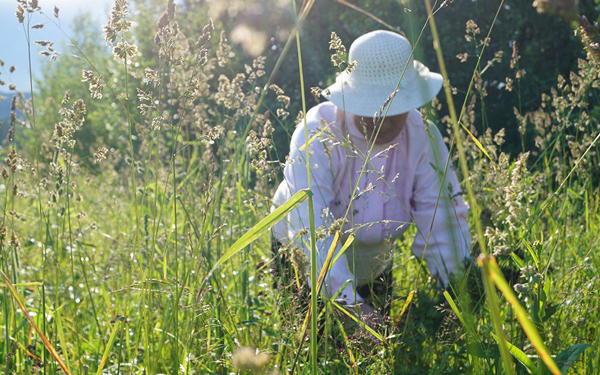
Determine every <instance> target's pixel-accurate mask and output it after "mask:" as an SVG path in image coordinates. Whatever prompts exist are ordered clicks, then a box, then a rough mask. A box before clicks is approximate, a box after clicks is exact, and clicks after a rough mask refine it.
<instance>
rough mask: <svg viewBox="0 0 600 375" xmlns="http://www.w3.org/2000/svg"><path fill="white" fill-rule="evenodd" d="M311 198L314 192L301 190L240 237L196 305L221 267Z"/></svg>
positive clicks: (202, 287)
mask: <svg viewBox="0 0 600 375" xmlns="http://www.w3.org/2000/svg"><path fill="white" fill-rule="evenodd" d="M309 196H312V192H311V191H310V190H308V189H304V190H300V191H299V192H297V193H296V194H294V196H293V197H291V198H290V199H289V200H288V201H287V202H285V203H284V204H282V205H281V206H279V207H278V208H277V209H275V211H273V212H271V213H270V214H269V215H268V216H267V217H265V218H264V219H262V220H261V221H260V222H258V224H256V225H255V226H253V227H252V228H251V229H250V230H249V231H248V232H246V234H244V235H243V236H242V237H240V238H239V239H238V240H237V241H235V243H234V244H233V245H231V247H230V248H229V249H228V250H227V251H226V252H225V254H223V256H222V257H221V258H220V259H219V260H218V261H217V263H215V265H214V266H213V267H212V269H211V270H210V272H209V273H208V275H206V277H205V278H204V281H203V282H202V285H201V286H200V289H199V291H198V295H197V297H196V303H198V301H200V297H201V296H202V293H203V291H204V288H205V287H206V284H207V283H208V280H209V279H210V277H211V276H212V274H213V273H214V272H215V270H216V269H217V268H219V266H220V265H222V264H223V263H225V262H226V261H227V260H228V259H229V258H231V257H232V256H234V255H235V254H236V253H237V252H239V251H240V250H242V249H243V248H244V247H246V246H248V245H249V244H251V243H252V242H253V241H254V240H255V239H257V238H258V237H260V236H261V235H262V234H263V233H264V232H265V231H266V230H268V229H269V228H271V227H272V226H273V225H275V224H276V223H277V222H278V221H279V220H281V219H283V218H284V217H285V216H286V215H287V214H288V213H289V212H290V211H292V210H293V209H294V208H296V207H298V206H299V205H300V203H302V202H304V201H305V200H306V199H307V198H308V197H309Z"/></svg>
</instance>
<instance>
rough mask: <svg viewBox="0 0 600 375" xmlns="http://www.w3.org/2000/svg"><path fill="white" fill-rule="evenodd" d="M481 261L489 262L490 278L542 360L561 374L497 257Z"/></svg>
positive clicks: (557, 373)
mask: <svg viewBox="0 0 600 375" xmlns="http://www.w3.org/2000/svg"><path fill="white" fill-rule="evenodd" d="M479 262H482V263H487V267H486V269H487V270H488V272H489V274H488V275H489V277H490V279H491V280H492V281H493V282H494V284H495V285H496V287H497V288H498V289H499V290H500V292H502V294H503V295H504V298H506V300H507V301H508V303H510V305H511V306H512V308H513V311H514V312H515V315H516V316H517V320H518V321H519V323H520V324H521V327H523V330H524V331H525V334H526V335H527V337H528V338H529V341H531V344H532V345H533V347H534V348H535V350H536V351H537V352H538V354H539V355H540V358H541V359H542V361H544V363H545V364H546V366H548V369H549V370H550V372H551V373H552V374H554V375H560V374H561V372H560V370H559V369H558V366H556V363H555V362H554V359H552V357H551V356H550V353H549V352H548V350H547V349H546V346H545V345H544V342H543V341H542V338H541V337H540V334H539V333H538V331H537V329H536V328H535V326H534V325H533V323H532V322H531V321H530V320H529V318H528V317H527V312H526V311H525V309H524V308H523V306H521V304H520V303H519V300H518V299H517V297H516V296H515V294H514V293H513V291H512V289H511V287H510V285H508V283H507V282H506V280H505V279H504V276H503V275H502V271H501V270H500V267H499V266H498V263H497V262H496V259H495V258H494V257H492V256H487V257H482V258H480V259H479Z"/></svg>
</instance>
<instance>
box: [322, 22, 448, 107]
mask: <svg viewBox="0 0 600 375" xmlns="http://www.w3.org/2000/svg"><path fill="white" fill-rule="evenodd" d="M411 52H412V48H411V46H410V43H409V42H408V40H406V38H404V37H403V36H401V35H400V34H396V33H393V32H390V31H384V30H378V31H372V32H370V33H367V34H365V35H363V36H361V37H359V38H358V39H356V40H355V41H354V43H352V45H351V46H350V52H349V56H348V61H356V67H355V68H354V70H352V72H351V73H347V72H344V73H342V74H340V75H338V76H337V78H336V82H335V83H334V84H333V85H331V86H329V87H328V88H327V89H326V90H323V96H324V97H325V98H327V99H328V100H330V101H332V102H333V103H334V104H335V105H336V106H337V107H338V108H342V109H344V110H345V111H346V112H349V113H352V114H354V115H357V116H364V117H373V116H374V115H375V114H376V113H377V115H384V114H386V110H387V116H395V115H399V114H402V113H406V112H408V111H410V110H412V109H415V108H419V107H421V106H423V105H425V104H427V103H429V102H430V101H431V100H432V99H433V98H434V97H435V96H436V95H437V93H438V92H439V91H440V89H441V88H442V82H443V78H442V76H441V75H440V74H438V73H432V72H430V71H429V69H427V67H426V66H425V65H423V64H421V63H420V62H418V61H415V60H413V58H412V54H411ZM405 68H406V69H405ZM403 73H404V75H403ZM400 78H402V80H401V81H400ZM398 81H400V84H399V85H398ZM396 86H397V87H398V92H397V93H396V95H395V96H394V97H393V98H390V96H391V95H392V93H393V92H394V91H395V90H396ZM388 98H390V99H389V100H388ZM384 104H386V108H384V109H383V111H382V112H381V113H380V111H381V109H382V106H383V105H384ZM387 107H389V109H387Z"/></svg>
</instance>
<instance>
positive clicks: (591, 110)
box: [0, 0, 600, 375]
mask: <svg viewBox="0 0 600 375" xmlns="http://www.w3.org/2000/svg"><path fill="white" fill-rule="evenodd" d="M3 1H9V0H3ZM599 4H600V3H599V2H598V0H596V1H592V0H580V1H579V2H578V1H564V0H563V1H560V0H535V1H532V0H529V1H517V0H512V1H509V0H493V1H492V0H488V1H481V0H455V1H454V2H453V1H451V0H445V1H433V0H424V1H420V0H402V1H390V0H372V1H370V2H358V1H355V2H352V3H351V2H349V1H346V0H328V1H322V0H321V1H317V0H290V1H288V0H262V1H261V0H246V1H241V0H218V1H209V0H183V1H173V0H168V1H167V0H160V1H159V0H137V1H131V2H129V3H128V2H127V1H126V0H115V2H114V5H113V7H112V10H111V12H110V15H109V18H108V19H107V20H106V23H105V24H104V26H103V27H101V28H98V27H97V26H95V25H93V24H92V23H90V22H89V19H88V18H86V17H85V16H81V17H79V18H77V19H76V21H75V27H74V28H73V30H69V29H65V28H63V26H62V24H61V22H60V20H61V9H59V8H57V7H54V8H52V7H48V8H45V7H43V6H40V3H38V1H37V0H15V2H14V9H15V15H14V22H15V24H16V25H18V27H19V28H20V30H21V31H22V32H23V33H24V35H25V36H26V39H27V41H28V46H27V47H28V50H29V52H30V57H29V59H30V61H31V60H34V59H43V60H44V69H43V73H42V74H41V76H34V74H33V72H30V78H31V79H30V80H31V84H30V86H29V87H17V86H15V85H14V84H13V83H11V74H13V73H14V71H15V70H17V69H18V70H28V69H31V68H30V67H29V66H16V67H15V66H11V65H10V63H6V64H5V61H7V62H8V61H9V59H10V56H2V54H3V51H0V59H2V60H0V91H1V92H2V98H0V99H2V100H3V101H2V103H4V104H6V107H7V108H8V107H10V110H8V111H7V112H6V116H4V117H6V118H2V117H0V121H1V123H2V124H1V125H2V126H1V128H0V134H2V136H3V141H2V144H1V151H0V154H1V160H2V165H0V174H1V178H0V207H1V210H0V213H1V221H0V276H1V283H0V326H1V331H0V334H1V338H0V352H1V354H0V373H2V374H6V375H12V374H18V375H21V374H62V373H65V374H263V373H265V374H288V373H294V374H321V373H322V374H346V373H350V374H428V373H435V374H465V373H467V374H471V373H472V374H540V375H541V374H567V373H569V374H599V373H600V356H599V354H600V349H599V347H600V339H599V337H598V330H599V329H598V326H599V322H600V311H599V307H600V298H599V295H598V290H599V288H600V276H599V270H600V152H599V146H598V144H599V143H600V97H599V95H598V94H599V86H600V32H599V30H598V24H597V23H596V20H598V19H599V9H598V7H599V6H600V5H599ZM49 28H57V29H59V30H61V31H62V32H63V37H62V39H61V40H47V39H46V38H45V37H44V32H45V30H48V29H49ZM375 29H384V30H393V31H400V32H403V33H405V34H406V36H407V38H408V39H409V40H410V41H411V43H412V45H413V47H414V49H415V52H414V53H415V58H417V59H419V60H421V61H424V62H426V64H427V65H428V66H429V67H430V68H431V69H432V70H433V71H437V72H441V73H442V74H443V75H444V78H445V86H444V89H443V90H442V92H440V94H439V95H438V97H437V99H434V101H433V103H432V104H430V105H428V106H427V107H425V108H423V109H422V115H423V117H424V118H426V119H428V120H430V121H432V122H434V123H436V124H437V125H438V127H439V128H440V130H441V132H442V134H444V136H445V140H446V143H447V145H448V147H449V149H450V155H451V157H452V161H453V163H454V165H455V166H456V172H457V174H458V176H459V180H460V182H461V186H462V190H463V191H464V197H465V200H466V201H467V202H468V203H469V205H470V217H469V226H470V228H471V235H472V236H473V248H472V257H473V261H472V262H471V263H470V264H469V266H468V267H467V274H466V275H464V277H463V276H462V275H460V277H456V278H455V279H453V280H452V282H451V284H450V286H449V287H448V288H447V289H446V290H442V289H441V288H440V286H439V285H438V284H437V282H436V280H435V279H433V278H431V277H430V275H429V273H428V271H427V268H426V267H424V266H423V262H422V260H421V257H420V254H413V253H412V252H411V250H410V246H411V243H412V238H413V236H414V233H415V229H414V228H410V229H409V230H408V235H406V236H405V237H402V238H401V239H400V240H399V241H398V242H397V244H396V246H395V252H394V255H393V268H392V272H393V277H394V281H393V295H392V298H391V301H389V304H390V305H389V315H387V316H385V317H384V323H383V324H382V325H381V326H379V327H375V328H376V329H370V328H369V329H367V328H366V327H365V326H364V324H362V323H361V322H360V320H359V319H358V318H357V317H356V314H355V312H354V311H353V310H352V309H351V308H350V309H346V308H344V307H342V306H340V305H339V304H337V303H336V301H334V300H330V299H328V298H325V297H324V296H322V297H320V298H319V302H318V303H316V304H310V305H309V304H308V303H307V302H308V301H309V300H310V297H309V294H311V293H312V295H317V294H318V288H319V287H320V286H321V285H322V281H321V282H319V281H318V280H322V278H323V277H324V275H318V274H317V271H316V269H315V268H313V267H311V257H306V256H305V255H304V254H303V253H299V252H298V250H297V249H294V248H282V249H280V252H281V254H273V253H272V251H271V236H270V228H271V227H272V225H273V224H274V223H276V222H277V221H278V220H281V219H282V218H283V217H284V216H285V214H286V213H287V212H289V211H290V210H292V209H293V208H294V207H296V206H297V205H299V204H300V203H301V202H303V201H310V200H311V199H312V195H313V194H315V193H316V192H311V191H302V192H301V193H299V194H297V195H295V196H294V197H293V198H292V199H291V200H290V201H289V202H288V203H286V204H285V205H284V206H282V207H280V208H279V209H277V210H275V211H273V212H271V198H272V195H273V193H274V190H275V188H276V186H277V184H278V183H279V182H280V181H281V178H282V173H281V172H282V167H283V165H284V163H285V162H286V155H287V153H288V151H289V150H288V147H289V140H290V137H291V134H292V132H293V131H294V129H295V127H296V124H299V123H300V122H302V121H303V119H304V113H305V112H306V110H307V109H308V108H310V107H311V106H312V105H314V104H315V103H317V102H318V101H320V99H319V98H318V95H317V94H318V92H319V91H320V90H321V89H323V88H325V87H326V86H328V85H329V84H330V83H331V82H333V80H334V79H335V73H336V72H338V73H339V72H340V71H342V70H343V69H345V68H346V66H347V64H348V63H351V62H348V61H346V48H345V47H344V45H346V46H348V45H349V44H350V43H351V41H352V40H354V39H355V38H356V37H358V36H359V35H361V34H363V33H365V32H368V31H371V30H375ZM4 37H10V36H4ZM8 103H9V104H8ZM320 214H321V213H315V215H320ZM328 230H331V231H332V232H333V231H335V230H336V228H314V227H313V228H309V231H310V232H311V234H312V236H311V237H312V238H313V240H314V239H315V238H319V237H320V236H324V235H325V234H326V233H327V232H328ZM340 235H341V237H342V238H343V240H344V241H345V240H348V239H349V238H350V239H351V236H350V235H349V234H348V233H340ZM281 255H285V256H286V257H287V258H288V259H291V261H292V262H291V263H292V264H293V266H292V269H291V270H290V271H291V274H292V277H291V278H290V279H289V280H284V279H278V278H275V277H274V276H273V273H272V271H271V270H272V269H273V268H274V265H275V264H276V262H277V261H278V259H279V257H280V256H281ZM305 269H308V270H309V272H308V273H306V272H305ZM309 278H310V279H311V280H313V282H312V283H311V284H310V285H311V286H310V287H309V286H308V285H309V283H308V281H307V280H308V279H309Z"/></svg>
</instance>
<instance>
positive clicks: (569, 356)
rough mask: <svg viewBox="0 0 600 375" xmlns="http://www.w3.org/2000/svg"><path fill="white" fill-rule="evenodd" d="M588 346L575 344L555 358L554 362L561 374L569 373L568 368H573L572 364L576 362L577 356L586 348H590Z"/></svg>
mask: <svg viewBox="0 0 600 375" xmlns="http://www.w3.org/2000/svg"><path fill="white" fill-rule="evenodd" d="M591 347H592V345H590V344H575V345H573V346H571V347H569V348H567V349H565V350H563V351H562V352H560V354H559V355H557V356H556V358H555V361H556V364H557V365H558V366H560V371H561V372H562V373H563V374H566V373H567V371H569V368H570V367H571V366H573V362H575V361H576V360H577V358H578V357H579V355H581V353H583V352H584V350H586V349H587V348H591Z"/></svg>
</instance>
